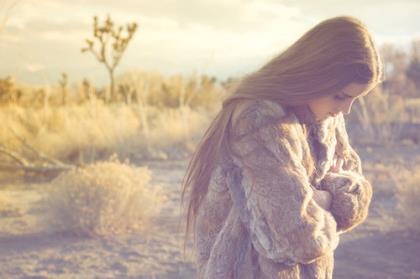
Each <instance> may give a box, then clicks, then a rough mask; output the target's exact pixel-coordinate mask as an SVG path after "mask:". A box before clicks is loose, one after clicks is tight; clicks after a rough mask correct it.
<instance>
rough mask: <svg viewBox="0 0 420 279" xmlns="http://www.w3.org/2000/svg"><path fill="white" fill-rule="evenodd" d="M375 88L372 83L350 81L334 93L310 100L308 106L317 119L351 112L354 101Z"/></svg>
mask: <svg viewBox="0 0 420 279" xmlns="http://www.w3.org/2000/svg"><path fill="white" fill-rule="evenodd" d="M373 88H374V86H372V85H366V84H359V83H350V84H349V85H348V86H346V87H344V88H343V89H342V90H341V91H338V92H337V93H335V94H333V95H330V96H325V97H319V98H317V99H315V100H312V101H310V102H309V103H308V106H309V108H310V109H311V111H312V112H313V113H314V115H315V118H316V120H317V121H319V120H323V119H326V118H328V117H332V116H335V115H336V114H338V113H340V112H342V113H343V114H349V113H350V110H351V106H352V105H353V102H354V101H355V100H356V99H357V98H359V97H360V96H364V95H366V94H367V93H369V91H370V90H371V89H373Z"/></svg>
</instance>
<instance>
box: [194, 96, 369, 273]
mask: <svg viewBox="0 0 420 279" xmlns="http://www.w3.org/2000/svg"><path fill="white" fill-rule="evenodd" d="M229 137H230V142H231V148H232V154H224V157H223V159H221V160H220V162H219V163H218V164H217V167H216V168H215V169H214V171H213V173H212V177H211V180H210V184H209V190H208V193H207V194H206V196H205V197H204V199H203V202H202V204H201V206H200V208H199V210H198V215H197V220H196V229H195V233H196V238H195V243H196V246H195V249H196V252H197V253H196V256H197V259H196V260H197V270H198V278H203V279H204V278H205V279H216V278H218V279H229V278H240V279H251V278H255V279H266V278H267V279H268V278H277V279H278V278H282V279H285V278H290V279H292V278H293V279H298V278H307V279H313V278H326V279H328V278H332V274H333V267H334V250H335V249H336V248H337V245H338V243H339V236H340V234H341V233H344V232H348V231H350V230H351V229H352V228H354V227H355V226H357V225H359V224H360V223H362V222H363V221H364V220H365V219H366V217H367V215H368V207H369V204H370V201H371V198H372V187H371V185H370V183H369V182H368V181H367V180H366V179H365V177H364V176H363V173H362V168H361V163H360V159H359V156H358V155H357V153H356V152H355V151H354V150H353V148H352V147H351V146H350V144H349V140H348V135H347V132H346V128H345V122H344V118H343V115H342V114H341V113H340V114H339V115H337V116H336V117H334V118H333V117H330V118H327V119H325V120H322V121H320V122H317V121H315V119H314V117H313V114H312V112H311V111H310V110H309V108H308V107H307V106H298V107H293V108H286V107H284V106H281V105H279V104H277V103H275V102H273V101H268V100H258V101H251V102H250V103H248V104H247V105H246V106H245V107H244V108H241V109H237V110H236V111H235V113H234V115H233V118H232V125H231V129H230V132H229ZM338 157H341V158H342V159H343V160H344V165H343V171H341V172H340V173H333V172H331V171H329V170H330V167H331V166H332V164H333V160H334V159H336V158H338ZM314 189H322V190H327V191H329V192H330V193H331V194H332V204H331V208H330V209H329V210H328V211H327V210H325V209H323V208H321V207H320V206H319V205H318V204H317V203H316V202H315V200H314V199H313V193H314Z"/></svg>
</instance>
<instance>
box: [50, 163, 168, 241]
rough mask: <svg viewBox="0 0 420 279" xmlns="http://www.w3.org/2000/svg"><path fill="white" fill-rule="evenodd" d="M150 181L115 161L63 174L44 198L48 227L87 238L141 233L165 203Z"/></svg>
mask: <svg viewBox="0 0 420 279" xmlns="http://www.w3.org/2000/svg"><path fill="white" fill-rule="evenodd" d="M150 180H151V172H150V170H149V169H148V168H147V167H134V166H131V165H128V164H123V163H120V162H118V161H115V160H114V161H104V162H98V163H95V164H91V165H87V166H85V167H81V168H78V169H75V170H72V171H68V172H66V173H63V174H61V175H60V176H58V177H57V178H56V179H55V180H54V181H52V183H51V185H50V186H51V188H50V189H49V191H48V194H47V196H46V205H47V208H48V211H47V212H48V213H47V215H48V217H49V218H48V219H47V224H48V225H49V226H51V229H55V230H59V231H63V230H64V231H68V232H72V233H76V234H78V235H88V236H95V235H98V236H101V235H102V236H103V235H113V234H119V233H128V232H135V231H137V232H138V231H145V230H146V229H147V227H148V225H149V224H150V221H151V219H152V217H153V216H155V215H156V214H158V213H159V211H160V208H161V206H162V203H163V202H164V201H165V199H166V197H165V196H164V195H163V193H162V191H161V189H160V188H159V187H156V186H152V185H150Z"/></svg>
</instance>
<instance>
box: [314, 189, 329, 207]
mask: <svg viewBox="0 0 420 279" xmlns="http://www.w3.org/2000/svg"><path fill="white" fill-rule="evenodd" d="M331 199H332V195H331V194H330V192H328V191H323V190H316V189H315V190H314V200H315V201H316V203H317V204H318V205H319V206H320V207H322V208H324V209H325V210H329V209H330V207H331Z"/></svg>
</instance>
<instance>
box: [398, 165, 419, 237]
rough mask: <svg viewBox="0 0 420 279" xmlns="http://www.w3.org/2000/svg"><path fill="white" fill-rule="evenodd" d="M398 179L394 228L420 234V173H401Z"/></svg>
mask: <svg viewBox="0 0 420 279" xmlns="http://www.w3.org/2000/svg"><path fill="white" fill-rule="evenodd" d="M397 179H398V180H397V183H396V185H397V189H396V194H395V196H396V200H397V204H396V212H395V213H394V222H395V223H394V226H395V227H396V228H398V229H409V230H413V231H415V232H418V233H420V211H419V210H418V205H419V204H420V172H418V171H416V172H414V173H413V172H405V173H404V172H399V174H398V177H397Z"/></svg>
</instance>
